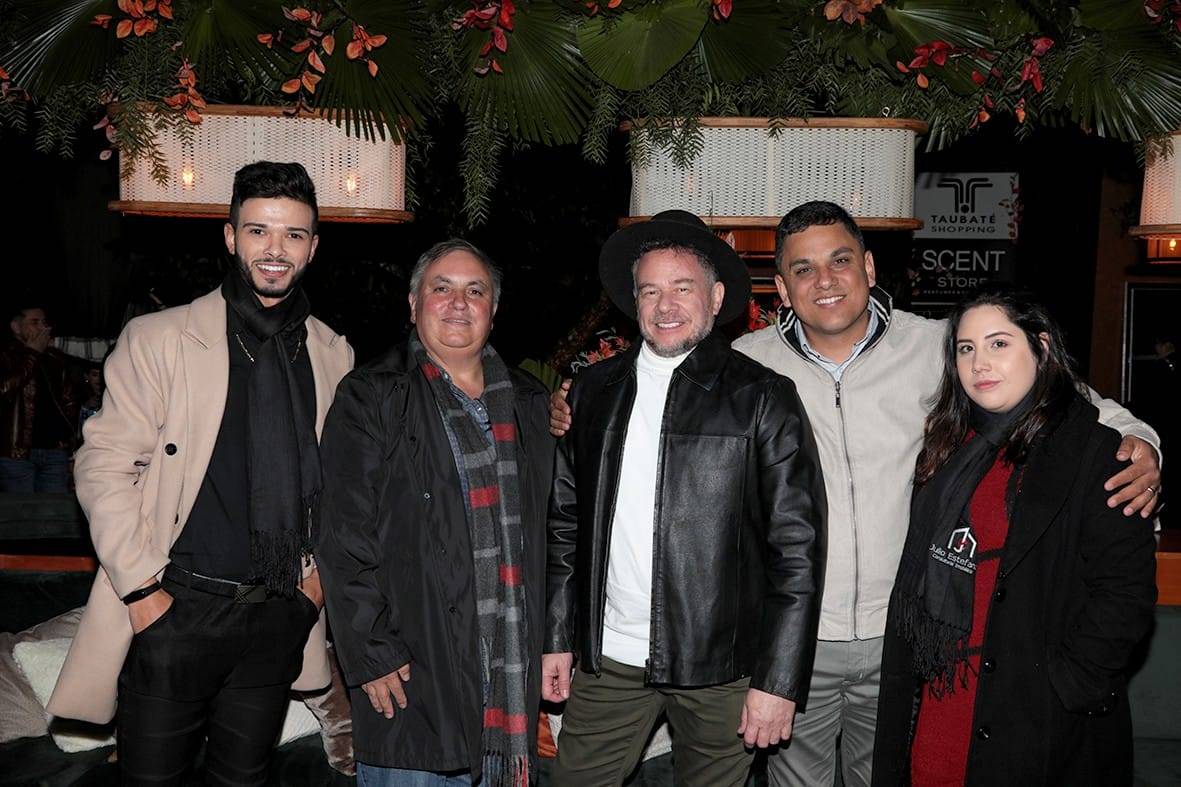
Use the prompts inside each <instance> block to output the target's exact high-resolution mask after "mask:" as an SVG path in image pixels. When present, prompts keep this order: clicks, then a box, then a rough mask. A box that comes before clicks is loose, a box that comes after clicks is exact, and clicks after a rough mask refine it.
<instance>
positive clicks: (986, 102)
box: [984, 93, 996, 109]
mask: <svg viewBox="0 0 1181 787" xmlns="http://www.w3.org/2000/svg"><path fill="white" fill-rule="evenodd" d="M984 106H986V107H988V108H989V109H993V108H994V107H996V103H995V102H993V100H992V96H990V95H988V94H987V93H985V94H984Z"/></svg>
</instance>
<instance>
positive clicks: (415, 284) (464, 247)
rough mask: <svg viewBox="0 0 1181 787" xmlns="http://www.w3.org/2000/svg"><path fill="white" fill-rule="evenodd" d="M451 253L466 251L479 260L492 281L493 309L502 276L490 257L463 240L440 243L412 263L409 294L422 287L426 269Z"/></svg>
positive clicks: (416, 291)
mask: <svg viewBox="0 0 1181 787" xmlns="http://www.w3.org/2000/svg"><path fill="white" fill-rule="evenodd" d="M453 251H466V252H467V253H468V254H470V255H472V256H473V257H475V258H476V259H477V260H479V261H480V264H481V265H483V266H484V268H485V269H486V270H487V271H488V277H489V278H490V279H492V308H494V309H495V308H496V305H497V304H498V303H500V283H501V281H502V280H503V278H504V275H503V274H502V273H501V271H500V268H499V267H498V266H497V265H496V263H495V262H493V261H492V258H491V257H489V256H488V255H487V254H485V253H484V252H482V251H480V250H479V249H478V248H476V247H475V246H473V245H472V244H470V243H468V242H467V241H466V240H464V239H463V238H450V239H449V240H445V241H440V242H439V243H436V244H435V245H434V246H431V247H430V248H429V249H427V250H426V251H424V252H423V253H422V256H420V257H419V258H418V261H417V262H415V263H414V270H412V271H411V272H410V292H412V293H415V294H417V293H418V288H419V287H420V286H421V285H422V277H423V274H425V273H426V269H427V268H429V267H430V266H431V265H433V264H434V263H436V262H438V261H439V260H441V259H443V258H444V257H446V256H447V255H448V254H450V253H451V252H453Z"/></svg>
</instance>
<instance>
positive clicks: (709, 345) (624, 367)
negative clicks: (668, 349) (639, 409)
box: [607, 330, 730, 391]
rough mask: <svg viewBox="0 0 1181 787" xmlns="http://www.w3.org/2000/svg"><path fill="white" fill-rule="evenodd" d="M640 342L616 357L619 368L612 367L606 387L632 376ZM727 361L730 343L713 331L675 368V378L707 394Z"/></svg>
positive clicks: (640, 340)
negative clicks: (695, 386) (680, 378)
mask: <svg viewBox="0 0 1181 787" xmlns="http://www.w3.org/2000/svg"><path fill="white" fill-rule="evenodd" d="M643 341H644V340H643V339H639V340H637V341H635V342H633V343H632V346H631V347H629V348H628V349H627V352H625V353H623V354H622V355H621V356H619V358H620V361H619V365H618V366H616V367H615V370H614V371H613V372H612V374H611V376H610V377H608V378H607V384H608V385H614V384H615V383H618V382H621V381H622V380H624V379H626V378H627V377H629V376H633V375H635V373H636V358H637V357H638V356H639V354H640V345H641V344H642V343H643ZM729 357H730V342H729V340H728V339H727V338H726V337H725V336H724V335H722V333H720V332H719V331H716V330H715V331H713V332H712V333H710V335H709V336H706V337H705V338H704V339H702V340H701V342H700V343H699V344H698V345H697V346H696V347H694V348H693V351H692V352H691V353H689V357H688V358H686V359H685V360H684V361H682V362H681V365H680V366H678V367H677V370H676V372H675V374H679V375H681V376H682V377H684V378H685V379H687V380H689V382H692V383H694V384H696V385H699V386H701V387H702V388H704V389H705V390H707V391H708V390H711V389H712V388H713V387H714V383H716V382H717V381H718V377H719V375H721V373H722V369H723V368H724V367H725V365H726V359H728V358H729Z"/></svg>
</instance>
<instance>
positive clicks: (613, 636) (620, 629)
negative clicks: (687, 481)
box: [603, 342, 689, 667]
mask: <svg viewBox="0 0 1181 787" xmlns="http://www.w3.org/2000/svg"><path fill="white" fill-rule="evenodd" d="M688 355H689V353H684V354H683V355H678V356H676V357H674V358H662V357H661V356H659V355H657V354H656V353H654V352H652V350H651V349H650V348H649V347H648V343H647V342H645V343H644V345H643V346H642V347H641V348H640V354H639V355H638V356H637V357H636V401H635V403H634V404H633V405H632V411H631V417H630V418H629V419H628V422H627V436H626V437H625V438H624V443H623V466H622V468H621V469H620V475H619V491H618V492H617V494H616V497H615V518H614V520H612V523H611V544H610V547H609V551H608V553H607V605H606V609H605V610H604V614H603V655H604V656H606V657H607V658H609V659H612V660H614V661H618V662H619V663H621V664H628V665H630V666H633V667H643V666H644V663H645V662H646V661H647V660H648V635H649V632H650V629H651V625H652V539H653V527H654V524H655V510H656V463H657V461H658V459H659V456H660V426H661V422H662V421H663V419H664V402H665V399H666V398H667V396H668V385H669V382H670V381H671V380H672V375H673V372H674V371H675V370H676V368H677V367H678V366H680V364H681V361H683V360H685V358H686V357H687V356H688Z"/></svg>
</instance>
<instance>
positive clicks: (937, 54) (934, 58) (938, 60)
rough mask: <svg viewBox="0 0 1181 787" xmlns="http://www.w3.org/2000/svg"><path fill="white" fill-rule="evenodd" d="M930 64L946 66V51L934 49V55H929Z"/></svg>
mask: <svg viewBox="0 0 1181 787" xmlns="http://www.w3.org/2000/svg"><path fill="white" fill-rule="evenodd" d="M931 62H932V63H934V64H935V65H937V66H945V65H947V50H946V49H936V50H935V51H934V53H933V54H932V55H931Z"/></svg>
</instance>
